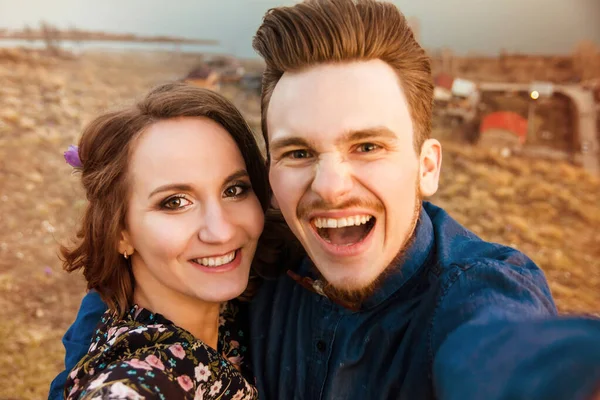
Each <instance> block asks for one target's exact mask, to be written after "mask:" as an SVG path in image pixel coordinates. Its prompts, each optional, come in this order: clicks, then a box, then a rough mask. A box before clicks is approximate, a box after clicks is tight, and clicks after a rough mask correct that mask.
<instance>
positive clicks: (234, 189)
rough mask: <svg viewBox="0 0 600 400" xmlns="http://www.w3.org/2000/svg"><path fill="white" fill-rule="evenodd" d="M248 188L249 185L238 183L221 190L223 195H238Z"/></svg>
mask: <svg viewBox="0 0 600 400" xmlns="http://www.w3.org/2000/svg"><path fill="white" fill-rule="evenodd" d="M248 189H249V185H242V184H238V185H233V186H229V187H228V188H227V189H225V191H224V192H223V197H240V196H241V195H243V194H244V193H246V192H247V191H248Z"/></svg>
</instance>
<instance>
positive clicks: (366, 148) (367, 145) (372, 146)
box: [356, 143, 381, 153]
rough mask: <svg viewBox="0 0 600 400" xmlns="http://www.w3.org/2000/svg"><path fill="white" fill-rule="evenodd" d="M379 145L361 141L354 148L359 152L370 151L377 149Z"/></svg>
mask: <svg viewBox="0 0 600 400" xmlns="http://www.w3.org/2000/svg"><path fill="white" fill-rule="evenodd" d="M380 148H381V147H380V146H378V145H376V144H375V143H363V144H361V145H359V146H358V147H357V148H356V150H357V151H358V152H359V153H370V152H372V151H375V150H379V149H380Z"/></svg>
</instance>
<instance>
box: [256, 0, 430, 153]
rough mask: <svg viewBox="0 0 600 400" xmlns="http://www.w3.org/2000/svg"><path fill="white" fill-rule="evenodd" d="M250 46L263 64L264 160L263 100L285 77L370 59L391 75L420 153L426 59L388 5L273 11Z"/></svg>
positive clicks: (426, 121) (325, 1)
mask: <svg viewBox="0 0 600 400" xmlns="http://www.w3.org/2000/svg"><path fill="white" fill-rule="evenodd" d="M252 45H253V47H254V49H255V50H256V51H257V52H258V53H259V54H260V55H261V56H262V57H263V58H264V60H265V63H266V68H265V71H264V74H263V82H262V84H263V89H262V99H261V100H262V103H261V112H262V132H263V137H264V139H265V143H266V145H267V158H268V156H269V154H268V153H269V151H268V149H269V146H268V143H269V141H268V131H267V111H268V108H269V101H270V100H271V95H272V94H273V90H274V89H275V86H276V85H277V82H279V79H280V78H281V76H282V75H283V74H284V73H285V72H288V71H289V72H296V71H301V70H302V69H305V68H310V67H312V66H315V65H319V64H326V63H343V62H352V61H368V60H373V59H380V60H383V61H385V62H386V63H388V64H389V65H390V66H391V67H392V68H393V69H394V70H395V71H396V73H397V75H398V77H399V79H400V84H401V85H402V88H403V89H404V93H405V95H406V97H407V101H408V104H409V109H410V114H411V117H412V121H413V124H414V126H415V132H414V147H415V151H416V152H417V154H419V153H420V152H421V146H422V144H423V142H424V141H425V140H426V139H427V138H428V137H429V135H430V133H431V110H432V106H433V82H432V77H431V66H430V60H429V57H427V55H426V54H425V51H424V50H423V49H422V48H421V46H420V45H419V44H418V43H417V41H416V40H415V38H414V36H413V32H412V30H411V28H410V26H409V24H408V22H407V20H406V18H405V17H404V15H403V14H402V13H401V12H400V11H399V10H398V9H397V8H396V6H395V5H394V4H392V3H389V2H378V1H374V0H305V1H303V2H301V3H298V4H295V5H293V6H291V7H277V8H273V9H271V10H269V11H268V12H267V13H266V15H265V17H264V19H263V23H262V25H261V26H260V27H259V28H258V31H257V33H256V36H255V37H254V40H253V42H252Z"/></svg>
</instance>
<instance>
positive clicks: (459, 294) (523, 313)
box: [432, 264, 600, 400]
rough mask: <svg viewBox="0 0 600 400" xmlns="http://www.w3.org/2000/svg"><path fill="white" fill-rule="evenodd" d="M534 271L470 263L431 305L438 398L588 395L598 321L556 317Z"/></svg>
mask: <svg viewBox="0 0 600 400" xmlns="http://www.w3.org/2000/svg"><path fill="white" fill-rule="evenodd" d="M552 307H553V305H552V304H551V298H550V297H549V290H548V289H547V285H546V281H545V278H544V277H543V274H542V273H541V271H539V270H536V269H528V268H523V269H521V268H514V267H512V266H509V265H506V266H505V268H497V266H490V265H485V264H482V265H475V266H473V267H472V268H469V269H468V270H464V271H463V272H462V273H461V274H459V275H457V277H456V281H455V282H454V283H453V284H452V285H451V286H450V287H449V288H448V290H447V293H446V296H445V298H444V300H443V301H442V302H441V305H440V308H439V309H438V311H437V317H436V321H437V323H436V326H437V330H436V332H434V334H433V335H432V336H433V338H432V339H433V340H432V345H433V346H432V347H433V351H434V363H433V379H434V386H435V390H436V395H437V397H438V398H439V399H441V400H454V399H486V400H504V399H511V400H519V399H527V400H536V399H540V400H542V399H543V400H553V399H568V400H591V399H592V398H593V394H594V392H595V391H597V390H598V388H599V386H598V385H599V384H600V320H597V319H592V318H576V317H558V316H556V315H554V312H553V310H552Z"/></svg>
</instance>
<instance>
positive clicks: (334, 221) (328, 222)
mask: <svg viewBox="0 0 600 400" xmlns="http://www.w3.org/2000/svg"><path fill="white" fill-rule="evenodd" d="M371 218H373V217H372V216H371V215H355V216H352V217H346V218H315V219H313V223H314V224H315V226H316V227H317V228H345V227H347V226H358V225H363V224H366V223H367V222H369V221H370V220H371Z"/></svg>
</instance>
